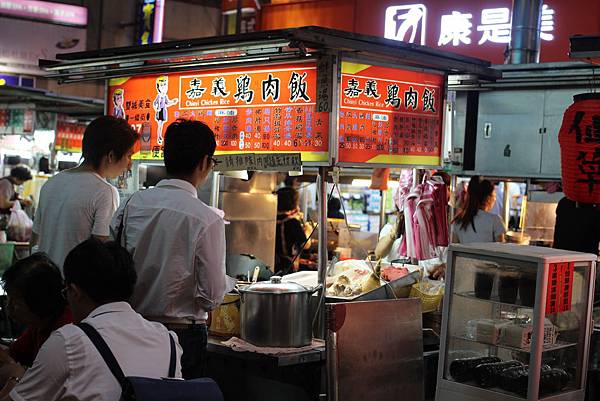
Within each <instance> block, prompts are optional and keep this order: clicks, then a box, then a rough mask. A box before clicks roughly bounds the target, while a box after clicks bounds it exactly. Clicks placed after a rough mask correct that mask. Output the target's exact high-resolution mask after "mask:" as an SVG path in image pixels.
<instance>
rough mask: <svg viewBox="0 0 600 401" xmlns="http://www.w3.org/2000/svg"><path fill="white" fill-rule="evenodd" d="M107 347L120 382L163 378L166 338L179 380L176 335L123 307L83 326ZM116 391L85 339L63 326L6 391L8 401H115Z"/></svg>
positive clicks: (109, 307) (108, 308)
mask: <svg viewBox="0 0 600 401" xmlns="http://www.w3.org/2000/svg"><path fill="white" fill-rule="evenodd" d="M84 322H86V323H89V324H90V325H92V326H93V327H94V328H95V329H96V330H98V332H99V333H100V335H101V336H102V338H103V339H104V341H106V343H107V344H108V346H109V347H110V349H111V351H112V353H113V354H114V355H115V358H116V359H117V361H118V362H119V365H120V366H121V369H122V370H123V373H125V376H141V377H151V378H161V377H167V376H168V373H169V361H170V355H171V349H170V340H169V337H168V336H169V335H171V336H173V338H174V339H175V343H176V349H177V366H176V377H178V378H179V377H181V363H180V360H181V352H182V351H181V346H180V345H179V343H178V341H177V336H176V334H174V333H172V332H169V331H168V330H167V329H166V328H165V327H164V326H163V325H161V324H160V323H155V322H149V321H148V320H145V319H144V318H142V316H140V315H139V314H138V313H136V312H135V311H134V310H133V309H131V306H129V304H128V303H126V302H115V303H110V304H105V305H102V306H100V307H98V308H97V309H95V310H94V311H93V312H92V313H90V315H89V316H88V317H87V318H86V319H85V320H84ZM120 397H121V386H120V385H119V383H118V382H117V379H115V377H114V376H113V374H112V373H111V372H110V370H109V369H108V366H107V365H106V363H105V362H104V360H103V359H102V357H101V356H100V354H99V353H98V351H97V349H96V347H95V346H94V345H93V344H92V342H91V341H90V340H89V338H88V337H87V335H86V334H84V333H83V331H81V329H80V328H79V327H77V326H75V325H72V324H68V325H66V326H63V327H61V328H60V329H58V330H56V331H54V332H53V333H52V334H51V335H50V337H49V338H48V340H47V341H46V342H45V343H44V345H42V348H41V349H40V351H39V352H38V355H37V357H36V359H35V361H34V362H33V366H32V367H31V368H30V369H28V370H27V372H26V373H25V376H23V378H22V379H21V381H20V382H19V384H18V385H17V386H16V387H15V388H14V389H13V390H12V391H11V393H10V398H11V399H12V400H13V401H34V400H36V401H55V400H64V401H67V400H68V401H118V400H119V398H120Z"/></svg>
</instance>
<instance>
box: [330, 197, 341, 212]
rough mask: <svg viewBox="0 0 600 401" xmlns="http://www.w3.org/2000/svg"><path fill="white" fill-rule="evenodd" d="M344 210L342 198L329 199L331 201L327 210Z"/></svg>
mask: <svg viewBox="0 0 600 401" xmlns="http://www.w3.org/2000/svg"><path fill="white" fill-rule="evenodd" d="M341 208H342V202H340V198H336V197H335V196H332V197H331V198H329V200H328V201H327V210H328V211H329V210H331V211H334V210H335V211H339V210H340V209H341Z"/></svg>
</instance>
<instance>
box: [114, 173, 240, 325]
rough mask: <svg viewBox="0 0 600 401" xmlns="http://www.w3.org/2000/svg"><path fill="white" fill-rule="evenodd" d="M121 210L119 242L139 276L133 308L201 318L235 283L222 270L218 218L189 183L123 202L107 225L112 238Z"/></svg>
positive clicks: (154, 316)
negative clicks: (110, 230) (123, 218)
mask: <svg viewBox="0 0 600 401" xmlns="http://www.w3.org/2000/svg"><path fill="white" fill-rule="evenodd" d="M123 210H125V212H124V213H123ZM123 214H124V215H125V224H124V229H123V236H122V244H123V245H124V246H125V247H126V248H127V250H128V251H129V252H131V253H132V254H133V260H134V261H135V269H136V271H137V275H138V280H137V283H136V286H135V290H134V293H133V297H132V298H131V305H132V306H133V308H134V309H135V310H136V311H138V312H139V313H141V314H142V315H143V316H145V317H146V318H148V319H151V320H157V321H160V322H165V323H169V322H170V323H181V322H189V321H192V320H193V321H196V322H204V321H206V319H207V317H208V313H207V311H209V310H212V309H214V308H216V307H217V306H218V305H219V304H221V302H223V296H224V295H225V294H226V293H227V292H229V291H230V290H231V289H232V288H233V287H234V283H235V282H234V281H233V280H230V279H228V278H227V276H226V274H225V223H224V221H223V218H222V217H221V216H219V215H218V214H217V213H216V212H215V211H214V210H212V209H211V208H210V207H209V206H208V205H206V204H205V203H204V202H202V201H201V200H200V199H198V192H197V190H196V188H194V186H193V185H192V184H190V183H189V182H187V181H183V180H178V179H169V180H162V181H160V182H159V183H158V185H157V186H156V187H155V188H152V189H148V190H145V191H140V192H137V193H135V194H134V195H132V197H131V198H130V200H128V201H127V202H123V205H122V206H121V208H120V209H119V211H118V212H117V213H116V215H115V217H114V219H113V222H112V224H111V229H112V231H113V236H115V237H116V233H117V232H118V228H119V224H120V222H121V219H122V216H123Z"/></svg>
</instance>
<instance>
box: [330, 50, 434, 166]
mask: <svg viewBox="0 0 600 401" xmlns="http://www.w3.org/2000/svg"><path fill="white" fill-rule="evenodd" d="M444 84H445V76H444V75H441V74H434V73H426V72H419V71H412V70H405V69H400V68H389V67H379V66H372V65H368V64H357V63H351V62H347V61H344V62H342V79H341V87H340V116H339V140H338V162H340V163H350V164H357V163H366V164H386V165H415V166H439V165H441V161H442V160H441V149H442V122H443V112H444V103H443V100H444Z"/></svg>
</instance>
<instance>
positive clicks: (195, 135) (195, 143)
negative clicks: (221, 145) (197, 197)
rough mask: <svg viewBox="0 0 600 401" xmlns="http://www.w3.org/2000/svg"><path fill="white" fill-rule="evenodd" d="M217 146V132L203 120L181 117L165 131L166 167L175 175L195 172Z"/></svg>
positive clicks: (168, 171) (212, 153)
mask: <svg viewBox="0 0 600 401" xmlns="http://www.w3.org/2000/svg"><path fill="white" fill-rule="evenodd" d="M216 148H217V142H216V141H215V134H214V133H213V131H212V130H211V129H210V127H209V126H208V125H206V124H204V123H203V122H200V121H195V120H185V119H179V120H177V121H175V122H174V123H172V124H171V125H169V127H168V128H167V131H166V132H165V150H164V153H165V167H166V168H167V173H169V174H170V175H173V176H182V175H189V174H192V173H193V172H194V170H195V169H196V168H197V167H198V165H199V164H200V163H202V161H203V160H204V158H205V157H206V156H208V157H212V156H213V155H214V153H215V149H216Z"/></svg>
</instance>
